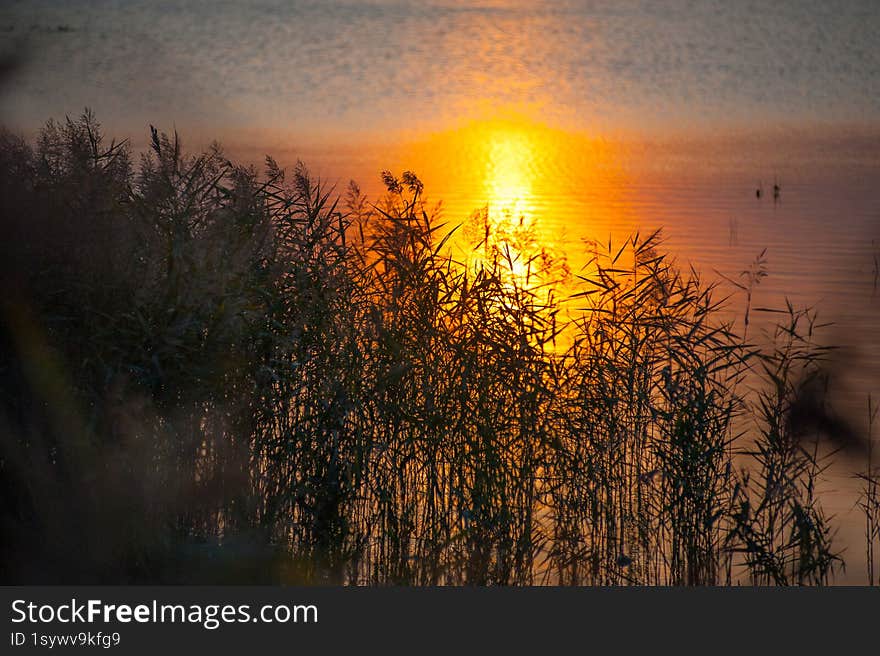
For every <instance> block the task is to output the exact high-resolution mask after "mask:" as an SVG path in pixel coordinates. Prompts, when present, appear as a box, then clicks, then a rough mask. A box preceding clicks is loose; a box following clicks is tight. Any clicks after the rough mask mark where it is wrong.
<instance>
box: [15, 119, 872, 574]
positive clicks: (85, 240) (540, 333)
mask: <svg viewBox="0 0 880 656" xmlns="http://www.w3.org/2000/svg"><path fill="white" fill-rule="evenodd" d="M151 136H152V138H151V145H150V149H149V151H148V152H147V153H145V154H143V155H142V156H141V158H140V162H139V164H138V165H135V164H134V163H133V161H132V160H133V156H132V154H131V150H130V148H129V147H128V145H127V144H126V143H116V142H110V143H107V141H106V140H105V139H104V138H103V137H102V135H101V131H100V128H99V126H98V124H97V123H96V121H95V120H94V118H93V117H92V116H91V115H90V114H88V113H86V114H85V115H83V116H82V117H80V118H78V119H75V120H71V119H68V120H67V121H65V122H63V123H54V122H50V123H49V124H48V125H47V127H46V128H45V129H44V130H43V131H42V132H41V134H40V136H39V138H38V139H37V140H36V143H35V144H34V145H30V144H28V143H26V142H25V141H23V140H21V139H19V138H17V137H15V136H13V135H10V134H8V133H5V134H3V136H2V138H0V170H2V177H0V186H2V189H0V203H2V220H3V226H2V230H3V235H4V238H5V239H4V247H3V253H2V256H3V257H2V261H3V264H2V290H0V291H2V293H3V299H4V300H3V306H2V308H3V309H2V311H3V329H2V334H0V340H2V342H0V344H2V348H0V358H2V360H0V386H2V389H3V395H2V401H0V431H2V449H3V452H2V472H3V476H2V480H3V483H2V484H3V494H2V501H0V508H2V517H3V519H2V521H3V524H4V536H5V537H4V539H3V546H2V548H3V558H2V565H0V571H2V578H3V580H4V581H5V582H7V583H13V582H27V583H32V582H54V583H58V582H127V581H131V582H218V581H227V582H228V581H235V582H296V583H311V582H330V583H353V584H413V585H438V584H469V585H488V584H520V585H531V584H543V583H551V584H606V585H607V584H673V585H715V584H729V583H735V582H738V581H745V582H753V583H758V584H781V585H786V584H824V583H826V582H829V581H830V580H831V577H832V575H833V574H834V572H835V569H836V568H837V567H838V566H839V565H840V564H841V560H840V557H839V554H838V553H837V551H836V550H835V548H834V546H833V531H832V528H831V526H830V524H829V521H828V519H827V518H826V516H825V515H824V513H823V511H822V508H821V504H820V500H819V499H818V497H817V495H816V493H815V485H816V482H817V481H818V480H819V478H820V477H821V473H822V467H823V462H822V461H821V459H820V458H819V456H818V455H817V454H818V451H816V450H814V449H812V448H811V447H810V446H809V445H810V444H811V442H805V441H804V440H803V436H800V435H794V434H793V431H792V430H791V425H790V422H788V419H787V418H788V409H789V406H790V404H791V403H792V402H793V398H794V395H795V394H796V390H797V385H798V384H800V382H801V381H802V380H803V379H804V377H805V376H806V377H808V376H811V375H815V374H816V368H815V366H816V362H817V361H818V359H819V358H820V357H821V355H822V352H823V350H822V347H821V346H818V345H817V344H816V343H814V342H813V340H812V338H811V334H812V325H811V324H810V316H809V314H808V313H806V312H805V311H801V310H797V309H795V308H789V309H788V310H786V311H785V312H784V313H783V314H781V315H779V316H781V317H782V319H783V320H782V321H781V322H780V323H779V326H778V329H777V331H776V333H775V335H772V336H771V337H772V340H771V341H770V344H771V346H770V347H769V348H758V347H756V346H754V345H751V344H749V343H747V342H746V341H745V339H744V338H743V337H742V336H739V335H737V333H736V331H735V327H734V326H733V325H731V324H729V323H726V322H724V321H721V320H720V318H719V317H721V316H724V314H723V312H721V309H722V308H723V307H724V305H725V303H726V302H727V301H726V299H725V298H723V297H722V296H721V295H720V291H719V288H718V286H717V285H716V284H714V283H706V282H705V281H704V280H703V279H701V277H700V276H699V275H698V274H697V273H696V272H695V271H693V270H682V269H681V268H680V267H679V266H678V265H677V264H676V262H675V261H674V260H673V259H671V258H670V257H669V256H668V255H667V254H666V253H665V252H664V247H663V243H662V240H661V237H660V234H659V233H654V234H650V235H647V236H643V235H634V236H633V237H632V238H631V239H629V240H627V241H626V242H625V243H624V244H622V245H614V244H605V245H600V244H597V243H591V244H589V245H588V246H586V248H587V249H588V256H589V263H588V265H587V266H586V267H585V268H584V269H582V270H581V271H579V272H573V273H572V272H570V271H568V268H567V265H566V264H565V262H564V261H560V259H559V258H556V257H554V256H552V254H550V253H549V251H548V250H547V249H546V248H542V247H540V245H536V244H535V243H534V240H533V239H531V237H530V238H528V239H526V238H524V239H523V240H522V243H519V244H517V243H514V242H515V239H513V238H512V237H511V234H513V233H510V232H508V233H505V234H503V235H500V234H495V233H497V231H498V227H497V225H494V224H493V223H492V221H491V220H490V219H489V217H488V216H487V215H486V213H485V212H483V213H477V214H476V215H475V216H474V217H473V218H472V219H471V221H470V224H469V225H470V231H468V230H465V231H460V232H461V233H462V234H459V232H456V226H455V225H452V224H445V223H442V222H440V221H439V220H438V218H437V217H436V216H435V215H433V214H432V213H431V212H430V210H429V207H428V205H427V204H426V202H425V201H424V189H423V185H422V183H421V182H420V181H419V179H418V178H417V177H416V176H415V175H414V174H412V173H409V172H407V173H404V174H403V175H402V176H401V177H400V178H398V177H396V176H394V175H393V174H391V173H389V172H385V173H384V174H383V180H384V183H385V186H386V188H387V194H386V196H385V197H384V198H382V199H377V200H376V202H375V204H373V203H370V202H368V200H367V199H366V198H364V196H363V195H362V194H361V193H360V191H359V189H358V188H357V187H356V186H354V185H352V187H351V188H350V189H349V190H348V192H347V193H346V194H336V193H335V191H334V190H333V189H328V188H327V187H325V186H324V185H323V184H321V183H320V182H318V181H316V180H314V179H312V178H311V177H310V176H309V174H308V172H307V170H306V169H305V167H303V166H302V165H298V166H297V167H296V168H295V170H294V171H293V172H292V174H291V173H287V172H285V171H284V170H283V169H282V168H281V167H279V166H278V164H277V163H275V162H274V161H273V160H271V159H268V160H267V162H266V166H265V170H264V171H259V172H258V171H257V170H255V169H253V168H250V167H244V166H240V165H236V164H234V163H232V162H230V161H228V160H227V159H226V157H225V156H224V155H223V153H222V151H221V150H220V149H219V148H214V149H212V150H210V151H209V152H207V153H204V154H202V155H199V156H187V155H185V154H184V153H183V150H182V147H181V143H180V141H179V139H178V137H177V135H165V134H161V133H159V132H158V131H157V130H155V129H153V130H152V135H151ZM474 226H476V228H474ZM469 239H470V241H468V240H469ZM462 241H464V246H465V248H464V249H462V248H460V246H461V244H462ZM453 243H455V244H457V245H458V247H457V248H453V247H452V244H453ZM458 252H469V253H478V254H479V257H477V258H467V257H459V256H456V255H455V253H458ZM761 270H762V271H763V269H761ZM744 289H747V290H749V289H750V287H749V286H748V285H746V287H744ZM749 305H750V302H749ZM751 311H753V312H754V311H757V310H751ZM747 316H748V313H747ZM756 381H762V384H761V386H760V387H758V388H757V389H752V388H753V386H754V385H756ZM872 407H873V406H872ZM872 412H873V411H872ZM872 416H873V415H872ZM870 467H871V466H869V469H868V470H867V471H866V474H865V476H866V477H865V483H866V485H867V486H868V487H867V488H866V492H865V496H864V504H865V509H866V513H867V515H866V516H867V517H868V518H869V519H868V525H867V526H868V534H869V540H868V545H869V549H871V548H873V547H871V545H873V544H874V542H872V540H876V539H877V525H878V520H877V503H876V501H877V488H876V472H875V471H874V470H872V469H871V468H870ZM871 486H873V487H871ZM870 553H872V552H870ZM869 577H870V578H871V580H872V581H873V580H874V575H873V570H871V571H870V573H869Z"/></svg>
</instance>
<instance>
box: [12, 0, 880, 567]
mask: <svg viewBox="0 0 880 656" xmlns="http://www.w3.org/2000/svg"><path fill="white" fill-rule="evenodd" d="M878 34H880V5H878V4H877V2H876V1H868V2H806V1H797V2H795V1H786V2H775V3H772V4H771V3H758V2H737V3H730V2H721V1H718V2H692V1H685V0H669V1H667V2H629V1H625V0H618V1H614V2H610V1H609V2H605V1H594V2H575V1H573V0H570V1H566V0H562V1H555V2H550V1H543V0H538V1H532V2H520V1H516V0H485V1H483V2H478V1H468V0H463V1H460V2H454V1H451V0H447V1H439V0H421V1H408V0H399V1H397V2H392V1H388V0H363V1H355V0H352V1H349V2H338V1H335V0H314V1H312V2H305V1H302V0H291V1H288V2H282V1H281V0H264V1H255V2H249V3H242V2H238V1H235V2H226V1H217V2H206V1H200V0H193V1H190V2H180V3H174V2H165V1H160V0H113V1H111V0H105V1H96V2H88V3H86V2H71V1H69V0H68V1H60V0H58V1H50V0H28V1H26V2H9V1H7V2H5V3H4V4H3V5H2V6H0V43H2V48H0V51H3V52H12V51H15V52H17V53H19V55H20V58H19V59H20V65H19V67H18V68H17V69H16V71H15V72H14V74H13V76H12V78H11V80H10V81H8V82H7V86H6V88H5V89H4V93H3V94H2V96H0V117H2V119H3V121H4V122H5V123H6V124H8V125H11V126H12V127H14V128H16V129H18V130H22V131H25V132H30V133H32V132H33V131H34V130H35V129H36V128H37V127H38V126H39V125H40V124H41V123H42V122H43V121H44V120H45V119H47V118H49V117H50V116H56V117H58V116H63V115H64V114H65V113H70V114H75V113H78V112H80V111H81V110H82V108H83V107H84V106H86V105H88V106H90V107H92V108H93V109H94V110H95V112H96V113H97V115H98V117H99V119H100V120H101V121H102V122H103V124H104V125H105V127H106V128H107V131H108V132H110V133H112V134H114V135H117V136H122V137H129V138H131V140H132V143H133V144H134V146H135V147H143V146H144V145H145V143H146V136H147V135H148V130H147V124H148V123H153V124H155V125H157V126H160V127H162V128H164V129H172V128H176V129H178V130H179V131H180V133H181V134H182V136H183V138H184V140H185V142H186V143H188V144H189V145H190V146H191V147H193V148H199V147H203V146H205V145H207V144H208V143H209V142H210V141H211V140H212V139H215V138H219V139H221V140H222V141H223V143H224V144H225V146H226V148H227V150H228V152H229V153H230V154H233V155H237V156H240V157H243V158H245V159H250V160H252V161H259V160H260V159H261V158H262V156H263V154H265V153H271V154H273V155H275V156H276V158H277V159H278V160H279V161H280V162H281V163H282V164H292V163H293V162H295V160H296V159H297V158H302V159H303V160H305V162H306V163H307V164H308V165H309V166H310V167H311V168H312V169H313V170H314V171H316V172H317V173H319V174H320V175H321V176H322V177H323V178H324V179H325V180H329V181H330V182H338V183H339V184H340V185H344V184H346V183H347V181H348V179H350V178H354V179H356V180H358V181H359V182H360V184H361V186H362V188H363V189H364V190H365V191H366V192H367V193H369V194H371V195H373V196H375V195H377V194H378V193H379V192H380V191H381V189H380V184H379V177H378V172H379V171H380V170H382V169H385V168H390V169H392V170H395V171H401V170H403V169H412V170H414V171H416V172H417V173H418V174H419V175H420V177H421V178H422V179H423V180H424V181H425V182H426V185H427V190H428V194H429V196H430V197H431V198H434V199H443V201H444V210H443V211H444V215H445V216H446V218H447V219H448V220H450V221H451V222H453V223H454V222H457V221H460V220H462V219H463V218H465V217H466V216H467V215H468V214H469V213H470V212H471V211H473V210H474V209H476V208H478V207H480V206H483V205H486V204H488V205H489V206H490V209H492V210H494V211H500V210H502V209H504V208H512V209H513V211H514V212H516V213H519V214H523V215H525V216H527V217H528V220H529V221H532V222H533V223H534V225H535V226H536V228H537V229H538V230H540V232H541V234H542V235H543V236H544V238H545V239H546V240H547V241H548V243H551V244H554V245H556V246H557V247H559V248H562V249H564V250H565V251H566V252H567V254H568V256H569V258H570V261H571V262H572V263H573V264H576V263H577V261H578V258H579V257H580V253H581V252H582V246H581V245H580V242H579V239H580V238H582V237H583V238H598V239H603V240H604V239H607V238H608V237H609V235H610V236H611V237H612V239H613V240H615V241H618V242H619V241H620V240H622V239H623V238H625V237H626V236H627V235H629V234H631V233H632V232H634V231H636V230H641V231H642V232H646V231H649V230H653V229H655V228H660V227H662V228H663V229H664V234H665V236H666V243H667V245H668V248H669V250H670V251H671V252H672V253H674V254H675V255H676V256H677V257H678V258H679V260H680V261H681V262H682V263H683V264H687V263H692V264H693V265H694V266H695V267H696V268H697V269H698V270H700V271H702V272H703V273H705V274H706V275H707V276H709V277H713V276H715V275H716V273H715V272H720V273H722V274H724V275H727V276H730V277H736V276H737V275H738V273H739V272H740V271H742V270H743V269H745V268H746V267H748V265H749V264H750V263H751V262H752V260H754V258H755V257H756V256H757V255H758V254H759V253H760V252H761V251H762V250H763V249H765V248H766V249H767V251H766V260H767V267H768V270H769V273H770V276H769V277H768V278H767V279H766V280H765V281H763V282H762V283H761V284H760V286H759V287H758V289H757V290H756V293H755V297H754V301H753V305H755V306H769V307H778V306H781V305H782V304H783V303H784V299H785V298H788V299H790V300H791V301H792V302H793V303H794V304H795V305H814V306H816V308H817V309H818V311H819V314H820V318H821V319H822V320H826V321H830V322H833V323H834V325H833V326H831V327H829V328H827V329H825V333H826V335H827V337H826V341H828V342H829V343H834V344H837V345H840V346H841V347H842V348H841V350H840V353H839V354H838V355H837V356H835V357H836V360H835V365H836V366H835V368H834V371H835V372H836V377H837V379H838V380H837V381H836V382H837V385H838V392H837V398H838V403H839V404H840V407H841V408H844V409H845V411H846V412H848V413H850V414H852V416H853V421H855V422H856V423H858V422H861V424H859V425H862V424H863V423H864V413H863V408H864V407H865V399H866V396H867V394H868V393H873V395H874V398H875V399H877V398H880V347H878V344H880V289H878V275H880V272H878V267H880V47H878V45H877V42H878V41H877V35H878ZM774 183H778V184H779V186H780V194H779V198H778V199H774V197H773V191H772V189H773V185H774ZM758 188H761V189H763V196H762V198H757V197H756V189H758ZM735 302H736V301H734V303H735ZM757 328H759V326H758V327H756V328H755V330H757ZM859 413H862V414H861V415H859ZM836 476H837V478H836V483H835V487H836V489H838V490H841V491H842V492H841V494H837V495H831V496H829V503H828V504H827V505H829V506H831V510H832V512H835V513H837V514H838V515H839V516H840V517H841V518H842V519H843V520H844V521H843V522H842V526H843V528H842V538H843V540H844V542H849V543H851V544H852V545H853V546H851V547H850V549H849V557H850V560H851V562H850V569H849V572H848V574H847V575H846V577H845V578H844V579H843V580H848V581H852V582H858V581H860V580H863V574H862V571H863V570H862V569H861V567H862V565H861V564H860V563H861V561H859V558H860V557H862V558H863V556H860V547H859V545H860V542H859V539H860V538H859V531H860V530H861V527H860V526H859V524H858V519H857V517H856V516H855V515H854V514H853V512H852V505H853V502H854V499H853V497H852V494H850V493H849V492H847V491H848V490H849V491H851V487H852V485H853V484H852V483H851V481H850V480H849V479H848V477H847V472H846V471H845V468H844V469H842V470H841V471H839V472H837V473H836Z"/></svg>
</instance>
